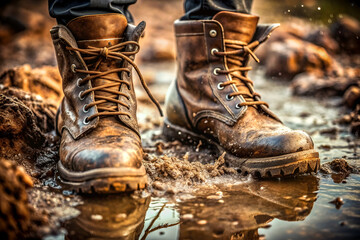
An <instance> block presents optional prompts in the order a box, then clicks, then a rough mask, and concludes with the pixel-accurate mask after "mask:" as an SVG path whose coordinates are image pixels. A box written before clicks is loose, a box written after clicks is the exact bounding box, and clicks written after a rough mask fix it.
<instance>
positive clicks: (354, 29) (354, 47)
mask: <svg viewBox="0 0 360 240" xmlns="http://www.w3.org/2000/svg"><path fill="white" fill-rule="evenodd" d="M330 32H331V35H332V37H333V38H334V39H335V40H336V41H337V42H338V43H339V46H340V48H341V49H342V50H344V51H346V52H347V53H349V54H360V22H359V21H358V20H356V19H355V18H352V17H349V16H344V17H342V18H339V19H338V20H337V21H336V22H334V23H333V24H331V26H330Z"/></svg>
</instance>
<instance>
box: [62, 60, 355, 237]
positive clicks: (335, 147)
mask: <svg viewBox="0 0 360 240" xmlns="http://www.w3.org/2000/svg"><path fill="white" fill-rule="evenodd" d="M142 69H143V71H144V72H147V71H148V73H149V72H151V71H153V69H154V66H152V65H143V66H142ZM174 70H175V68H174V65H173V64H158V65H156V72H151V73H150V75H152V76H154V77H155V78H156V79H157V81H156V83H154V84H152V85H151V88H152V89H153V91H154V92H157V93H156V95H157V96H158V98H160V99H164V94H165V92H166V88H167V86H168V83H169V81H170V80H171V79H173V78H174ZM252 75H253V76H252V79H254V80H255V83H256V87H257V89H258V91H259V92H260V93H262V95H263V99H264V100H266V101H267V102H269V104H270V107H271V109H272V110H274V111H275V112H276V113H277V114H278V115H279V116H280V118H281V119H282V120H283V121H284V123H285V124H287V125H288V126H290V127H292V128H295V129H303V130H305V131H307V132H308V133H309V134H311V136H312V137H313V139H314V142H315V144H316V147H317V149H318V150H319V152H320V155H321V161H322V163H324V162H327V161H331V160H333V159H334V158H340V157H344V158H347V160H348V161H349V163H351V164H354V165H357V166H359V165H360V164H359V158H358V155H357V145H358V142H357V141H356V140H355V139H353V138H352V137H351V136H350V135H349V134H348V132H347V129H346V128H344V127H339V126H335V125H334V124H333V120H334V119H336V118H337V117H338V116H339V112H338V108H335V107H334V106H336V105H337V104H339V100H337V99H332V100H323V101H319V100H316V99H309V98H297V97H293V96H291V93H290V90H289V88H288V86H287V85H286V84H284V83H281V82H276V81H269V80H265V79H264V77H263V74H262V71H261V69H260V70H257V71H256V72H254V73H253V74H252ZM138 96H139V98H141V97H142V93H141V92H139V93H138ZM145 108H146V109H147V107H141V108H140V109H139V111H140V112H139V121H140V122H141V121H145V119H148V118H149V114H150V115H151V116H150V117H151V118H154V117H155V118H156V116H157V115H156V112H151V110H148V109H147V110H146V111H145V110H144V109H145ZM149 108H151V106H149ZM158 133H159V128H157V129H151V130H146V131H143V138H144V139H143V141H144V143H145V144H151V140H150V138H151V137H152V135H153V134H158ZM337 182H338V181H337ZM195 188H196V190H195V191H193V192H191V193H186V192H185V193H181V194H178V195H175V196H163V197H151V196H150V194H149V193H147V192H141V193H134V194H132V195H116V196H115V195H112V196H92V197H84V199H83V201H84V203H83V204H82V205H80V206H78V207H77V208H78V209H79V210H80V212H81V214H80V215H79V216H78V217H77V218H74V219H71V220H69V221H67V222H66V223H65V224H64V227H65V229H66V230H67V233H64V234H63V235H59V236H57V238H58V239H64V238H66V239H86V238H91V239H114V238H115V239H356V238H357V236H360V176H359V175H356V174H352V175H350V176H349V177H347V178H346V179H345V180H344V181H340V183H335V182H334V180H333V179H332V177H331V176H330V175H324V174H321V173H319V174H317V175H307V176H299V177H295V178H287V179H282V180H280V179H274V180H268V181H259V180H253V179H252V178H251V177H246V178H238V179H236V180H234V179H230V178H229V177H226V176H222V177H218V178H214V179H212V180H209V181H207V182H205V183H203V184H201V185H198V186H196V187H195ZM337 197H340V198H342V200H343V205H338V206H336V205H334V204H332V203H330V202H331V201H333V200H334V199H335V198H337Z"/></svg>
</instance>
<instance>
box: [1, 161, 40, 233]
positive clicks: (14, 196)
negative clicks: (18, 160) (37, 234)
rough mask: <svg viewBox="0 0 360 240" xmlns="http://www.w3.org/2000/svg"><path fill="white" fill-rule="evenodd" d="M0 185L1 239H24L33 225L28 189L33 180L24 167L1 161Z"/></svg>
mask: <svg viewBox="0 0 360 240" xmlns="http://www.w3.org/2000/svg"><path fill="white" fill-rule="evenodd" d="M0 183H1V184H0V196H1V204H0V238H1V239H19V238H22V237H23V234H24V233H25V232H26V231H27V230H29V227H30V224H31V217H30V213H31V211H30V208H31V207H30V206H29V204H28V196H27V193H26V188H28V187H31V186H32V185H33V183H32V180H31V178H30V177H29V176H28V175H27V174H26V173H25V170H24V169H23V168H22V167H19V166H17V165H16V164H15V163H13V162H10V161H7V160H4V159H0Z"/></svg>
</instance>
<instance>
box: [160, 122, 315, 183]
mask: <svg viewBox="0 0 360 240" xmlns="http://www.w3.org/2000/svg"><path fill="white" fill-rule="evenodd" d="M163 135H164V136H165V138H166V139H167V140H168V141H174V140H178V141H180V142H182V143H183V144H186V145H191V146H197V144H198V143H199V142H200V141H201V142H202V144H204V145H206V146H207V147H209V148H211V149H213V150H215V152H216V154H217V157H219V156H220V155H221V154H223V153H224V152H226V154H225V157H224V158H225V163H226V165H227V166H228V167H232V168H234V169H236V170H237V171H238V172H239V173H240V174H243V175H248V174H251V175H253V176H254V177H256V178H276V177H284V176H290V175H297V174H304V173H312V172H314V173H316V172H317V171H318V170H319V168H320V158H319V153H318V152H317V151H315V150H314V149H312V150H306V151H300V152H296V153H290V154H285V155H280V156H274V157H264V158H239V157H236V156H234V155H232V154H231V153H229V152H227V151H226V150H225V149H224V148H223V147H221V146H220V145H219V144H218V143H216V142H214V141H212V140H211V139H208V138H206V137H204V136H201V135H199V134H196V133H193V132H191V131H189V130H187V129H184V128H182V127H179V126H176V125H173V124H171V123H170V122H169V121H168V120H167V119H165V121H164V127H163Z"/></svg>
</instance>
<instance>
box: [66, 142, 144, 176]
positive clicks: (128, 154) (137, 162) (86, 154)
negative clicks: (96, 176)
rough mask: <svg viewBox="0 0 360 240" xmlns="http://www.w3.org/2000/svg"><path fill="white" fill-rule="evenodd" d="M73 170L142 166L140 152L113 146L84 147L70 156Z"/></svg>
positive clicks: (136, 167)
mask: <svg viewBox="0 0 360 240" xmlns="http://www.w3.org/2000/svg"><path fill="white" fill-rule="evenodd" d="M69 162H72V169H73V170H74V171H88V170H92V169H100V168H134V169H138V168H140V167H141V166H142V153H141V152H140V150H138V151H127V150H123V149H113V148H106V147H102V148H96V149H85V150H81V151H79V152H77V153H75V154H74V155H73V157H72V160H71V161H69Z"/></svg>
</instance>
